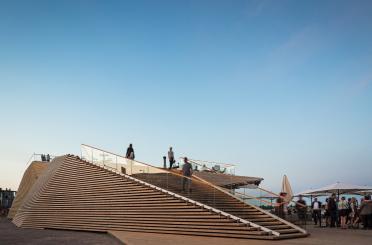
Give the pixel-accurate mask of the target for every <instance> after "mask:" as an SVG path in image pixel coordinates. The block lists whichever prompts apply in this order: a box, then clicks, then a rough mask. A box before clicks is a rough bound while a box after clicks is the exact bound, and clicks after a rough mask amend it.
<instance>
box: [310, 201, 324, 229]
mask: <svg viewBox="0 0 372 245" xmlns="http://www.w3.org/2000/svg"><path fill="white" fill-rule="evenodd" d="M321 208H322V203H321V202H319V201H318V198H314V201H313V203H312V204H311V210H312V211H313V218H314V224H315V225H317V224H318V221H319V223H320V225H322V218H321Z"/></svg>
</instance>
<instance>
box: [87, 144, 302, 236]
mask: <svg viewBox="0 0 372 245" xmlns="http://www.w3.org/2000/svg"><path fill="white" fill-rule="evenodd" d="M82 145H83V146H87V147H91V148H93V149H96V150H99V151H102V152H106V153H109V154H112V155H115V156H118V157H121V158H125V159H127V158H126V157H124V156H120V155H118V154H115V153H111V152H109V151H105V150H102V149H99V148H96V147H92V146H90V145H86V144H82ZM132 161H134V162H138V163H141V164H144V165H146V166H149V167H152V168H156V169H159V170H162V171H164V172H166V173H170V174H172V175H175V176H179V177H182V178H187V179H190V180H197V181H198V182H200V183H204V184H206V185H208V186H210V187H212V188H214V189H216V190H219V191H221V192H223V193H225V194H227V195H229V196H231V197H233V198H235V199H237V200H239V201H240V202H243V203H245V204H247V205H248V206H250V207H253V208H256V209H257V210H259V211H260V212H263V213H265V214H267V215H269V216H271V217H273V218H275V219H278V220H279V221H281V222H283V223H285V224H287V225H289V226H291V227H293V228H295V229H297V230H299V231H301V232H302V233H304V234H307V232H306V231H305V230H304V229H302V228H300V227H298V226H296V225H294V224H292V223H290V222H288V221H286V220H284V219H281V218H280V217H278V216H275V215H273V214H271V213H270V212H267V211H266V210H263V209H261V208H259V207H257V206H255V205H252V204H250V203H246V202H245V201H244V200H242V199H241V198H239V197H237V196H236V195H233V194H231V193H230V192H228V191H226V190H224V189H223V188H221V187H219V186H216V185H214V184H212V183H210V182H208V181H206V180H204V179H203V178H200V177H198V176H196V175H193V178H190V177H188V176H184V175H181V174H178V173H175V172H173V171H169V170H168V169H163V168H159V167H155V166H152V165H150V164H147V163H142V162H139V161H136V160H132ZM93 164H94V163H93ZM116 172H117V171H116ZM117 173H119V174H123V173H120V172H117ZM123 175H124V174H123ZM125 175H126V174H125ZM126 176H129V175H126ZM129 177H131V176H129ZM132 178H133V177H132ZM145 183H146V182H145ZM176 195H178V194H176ZM185 198H186V197H185ZM190 200H191V199H190ZM194 202H195V201H194ZM203 205H204V204H203ZM221 212H223V211H221ZM237 218H238V217H237ZM239 219H241V218H239ZM247 222H250V221H247ZM252 224H254V223H252ZM255 225H257V224H255ZM257 226H259V225H257ZM259 227H262V226H259ZM262 229H267V231H270V232H271V233H272V234H273V235H276V236H279V235H280V233H279V232H276V231H273V230H270V229H268V228H266V227H262Z"/></svg>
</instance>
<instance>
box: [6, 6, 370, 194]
mask: <svg viewBox="0 0 372 245" xmlns="http://www.w3.org/2000/svg"><path fill="white" fill-rule="evenodd" d="M0 115H1V116H0V118H1V120H0V139H1V140H0V153H1V159H0V166H1V168H0V187H2V188H5V187H11V188H13V189H16V188H17V187H18V184H19V181H20V179H21V177H22V174H23V171H24V170H25V165H26V163H27V160H28V158H29V157H30V156H31V154H32V153H33V152H37V153H51V154H56V155H60V154H65V153H74V154H79V152H80V148H79V147H80V144H81V143H86V144H91V145H95V146H98V147H101V148H104V149H108V150H111V151H113V152H118V153H124V151H125V149H126V147H127V145H128V144H129V143H133V145H134V148H135V151H136V158H137V159H139V160H141V161H146V162H149V163H152V164H155V165H160V164H161V163H162V156H163V155H165V154H166V151H167V149H168V147H169V146H173V147H174V150H175V153H176V155H177V157H178V156H180V155H187V156H189V157H190V158H194V159H204V160H211V161H212V160H214V161H219V162H232V163H236V164H238V168H237V173H239V174H241V175H248V176H260V177H263V178H264V179H265V180H264V182H263V186H264V187H267V188H269V189H272V190H275V191H278V190H279V188H280V183H281V178H282V176H283V174H287V175H288V177H289V180H290V181H291V183H292V187H293V189H294V190H295V191H301V190H303V189H308V188H311V187H314V188H315V187H320V186H322V185H325V184H330V183H333V182H336V181H343V182H347V183H354V184H361V185H372V1H368V0H366V1H358V0H350V1H342V0H335V1H325V0H321V1H315V0H311V1H310V0H308V1H306V0H304V1H297V0H293V1H285V0H280V1H277V0H273V1H267V0H261V1H258V0H257V1H248V0H247V1H238V0H236V1H228V0H226V1H217V0H213V1H202V0H197V1H160V0H159V1H130V2H129V1H93V0H86V1H77V0H71V1H37V0H35V1H16V0H12V1H6V0H1V1H0Z"/></svg>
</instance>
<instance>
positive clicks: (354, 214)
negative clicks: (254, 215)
mask: <svg viewBox="0 0 372 245" xmlns="http://www.w3.org/2000/svg"><path fill="white" fill-rule="evenodd" d="M285 199H286V193H280V196H279V197H278V199H277V204H276V207H275V212H276V214H277V215H278V216H279V217H282V218H285V207H286V202H285ZM294 211H295V212H297V215H298V219H299V221H300V222H302V223H304V222H305V223H306V220H307V217H308V215H307V214H308V206H307V205H306V201H305V200H304V199H303V197H302V196H299V199H298V200H297V201H296V205H295V206H294ZM310 211H311V214H312V219H313V221H314V225H318V224H319V225H320V226H321V225H322V219H324V220H325V225H326V227H340V228H342V229H347V228H358V227H359V226H360V224H362V227H363V229H372V200H371V196H365V197H363V198H362V199H361V201H360V204H359V203H358V200H357V199H356V198H355V197H351V198H348V199H347V200H346V198H345V196H342V197H341V198H336V194H332V195H331V196H330V197H329V198H327V199H326V201H325V203H321V202H320V201H318V199H317V198H314V201H313V202H312V203H311V206H310ZM291 212H292V209H291V208H287V213H288V214H290V213H291Z"/></svg>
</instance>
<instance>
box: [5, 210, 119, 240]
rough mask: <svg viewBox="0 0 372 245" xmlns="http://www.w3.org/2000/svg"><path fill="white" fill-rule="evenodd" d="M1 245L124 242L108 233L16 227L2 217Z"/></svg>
mask: <svg viewBox="0 0 372 245" xmlns="http://www.w3.org/2000/svg"><path fill="white" fill-rule="evenodd" d="M0 244H1V245H20V244H22V245H23V244H30V245H61V244H68V245H78V244H79V245H80V244H83V245H84V244H90V245H96V244H97V245H98V244H101V245H106V244H107V245H119V244H122V243H121V242H120V241H119V240H117V239H116V238H115V237H113V236H111V235H110V234H107V233H97V232H83V231H66V230H48V229H45V230H44V229H22V228H18V227H16V226H15V225H14V224H13V223H12V222H11V221H10V220H9V219H7V218H3V217H0Z"/></svg>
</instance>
